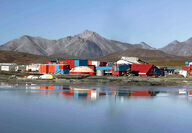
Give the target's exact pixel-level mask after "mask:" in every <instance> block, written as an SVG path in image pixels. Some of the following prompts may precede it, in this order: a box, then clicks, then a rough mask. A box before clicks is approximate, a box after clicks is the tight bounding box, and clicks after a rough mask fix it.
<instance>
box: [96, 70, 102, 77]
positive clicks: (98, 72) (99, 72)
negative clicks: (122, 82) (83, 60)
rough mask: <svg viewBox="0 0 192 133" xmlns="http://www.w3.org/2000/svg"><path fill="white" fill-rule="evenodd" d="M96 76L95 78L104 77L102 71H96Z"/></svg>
mask: <svg viewBox="0 0 192 133" xmlns="http://www.w3.org/2000/svg"><path fill="white" fill-rule="evenodd" d="M96 75H97V76H104V70H97V72H96Z"/></svg>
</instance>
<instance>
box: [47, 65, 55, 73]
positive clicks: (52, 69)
mask: <svg viewBox="0 0 192 133" xmlns="http://www.w3.org/2000/svg"><path fill="white" fill-rule="evenodd" d="M48 73H55V65H49V68H48Z"/></svg>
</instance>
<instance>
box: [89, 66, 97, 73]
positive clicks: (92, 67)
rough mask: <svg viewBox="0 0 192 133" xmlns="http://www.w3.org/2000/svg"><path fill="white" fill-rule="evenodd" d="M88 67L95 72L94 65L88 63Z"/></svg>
mask: <svg viewBox="0 0 192 133" xmlns="http://www.w3.org/2000/svg"><path fill="white" fill-rule="evenodd" d="M88 67H89V68H91V69H92V70H93V71H94V72H96V67H95V66H94V65H91V66H90V65H89V66H88Z"/></svg>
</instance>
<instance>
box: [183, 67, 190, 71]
mask: <svg viewBox="0 0 192 133" xmlns="http://www.w3.org/2000/svg"><path fill="white" fill-rule="evenodd" d="M182 70H185V71H189V70H190V67H189V66H183V67H182Z"/></svg>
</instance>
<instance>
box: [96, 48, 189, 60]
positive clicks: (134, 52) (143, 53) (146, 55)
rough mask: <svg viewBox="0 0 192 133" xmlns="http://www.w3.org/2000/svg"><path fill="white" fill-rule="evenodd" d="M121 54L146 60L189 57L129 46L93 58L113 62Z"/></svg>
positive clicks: (184, 58)
mask: <svg viewBox="0 0 192 133" xmlns="http://www.w3.org/2000/svg"><path fill="white" fill-rule="evenodd" d="M122 56H128V57H139V58H141V59H144V60H147V61H184V60H188V59H190V58H187V57H182V56H175V55H170V54H166V53H164V52H162V51H160V50H148V49H140V48H130V49H127V50H125V51H123V52H116V53H112V54H109V55H107V56H103V57H99V58H95V59H96V60H104V61H112V62H114V61H117V60H119V59H120V58H121V57H122Z"/></svg>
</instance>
